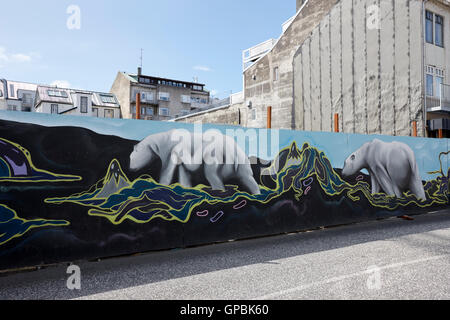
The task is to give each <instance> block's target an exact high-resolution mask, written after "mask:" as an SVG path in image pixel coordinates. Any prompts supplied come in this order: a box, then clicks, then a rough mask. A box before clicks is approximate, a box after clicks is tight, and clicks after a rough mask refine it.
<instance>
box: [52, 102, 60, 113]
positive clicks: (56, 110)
mask: <svg viewBox="0 0 450 320" xmlns="http://www.w3.org/2000/svg"><path fill="white" fill-rule="evenodd" d="M50 109H51V111H50V112H51V113H52V114H58V113H59V112H58V105H57V104H52V105H51V106H50Z"/></svg>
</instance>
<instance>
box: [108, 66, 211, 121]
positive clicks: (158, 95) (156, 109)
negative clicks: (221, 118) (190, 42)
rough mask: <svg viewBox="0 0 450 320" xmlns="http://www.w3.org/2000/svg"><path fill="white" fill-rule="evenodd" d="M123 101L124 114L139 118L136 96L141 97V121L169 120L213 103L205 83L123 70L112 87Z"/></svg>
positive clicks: (129, 117)
mask: <svg viewBox="0 0 450 320" xmlns="http://www.w3.org/2000/svg"><path fill="white" fill-rule="evenodd" d="M110 92H111V93H112V94H114V95H115V96H117V99H118V100H119V103H120V106H121V111H122V116H123V118H126V119H136V117H137V112H136V111H137V110H136V97H137V94H138V93H139V94H140V97H141V110H140V119H141V120H159V121H166V120H169V119H172V118H175V117H179V116H184V115H187V114H188V113H190V112H192V111H194V110H201V109H203V108H205V107H207V106H208V105H209V103H210V94H209V92H208V91H206V90H205V85H204V84H201V83H195V82H186V81H180V80H173V79H167V78H158V77H153V76H147V75H143V74H142V72H141V69H140V68H139V69H138V73H137V74H130V73H126V72H119V73H118V74H117V77H116V79H115V81H114V83H113V85H112V87H111V91H110Z"/></svg>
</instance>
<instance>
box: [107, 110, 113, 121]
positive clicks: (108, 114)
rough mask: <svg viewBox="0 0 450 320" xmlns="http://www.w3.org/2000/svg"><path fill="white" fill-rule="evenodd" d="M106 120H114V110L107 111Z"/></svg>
mask: <svg viewBox="0 0 450 320" xmlns="http://www.w3.org/2000/svg"><path fill="white" fill-rule="evenodd" d="M105 118H110V119H112V118H114V110H112V109H105Z"/></svg>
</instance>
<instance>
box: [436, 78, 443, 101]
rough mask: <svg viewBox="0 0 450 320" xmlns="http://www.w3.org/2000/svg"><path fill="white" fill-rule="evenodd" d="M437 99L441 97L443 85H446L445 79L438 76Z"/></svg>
mask: <svg viewBox="0 0 450 320" xmlns="http://www.w3.org/2000/svg"><path fill="white" fill-rule="evenodd" d="M435 79H436V97H439V98H440V97H441V90H442V84H443V83H444V78H442V77H438V76H436V78H435Z"/></svg>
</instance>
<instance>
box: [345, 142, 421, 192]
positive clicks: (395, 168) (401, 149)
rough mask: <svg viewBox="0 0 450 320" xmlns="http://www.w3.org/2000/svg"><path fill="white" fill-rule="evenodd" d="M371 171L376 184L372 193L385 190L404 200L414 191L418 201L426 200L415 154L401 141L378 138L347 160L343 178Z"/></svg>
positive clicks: (372, 180) (372, 179)
mask: <svg viewBox="0 0 450 320" xmlns="http://www.w3.org/2000/svg"><path fill="white" fill-rule="evenodd" d="M362 169H367V171H368V172H369V174H370V178H371V182H372V194H378V193H380V192H381V191H384V192H385V193H386V194H387V195H389V196H395V197H397V198H402V197H403V194H404V193H405V192H407V191H411V193H412V194H414V195H415V196H416V197H417V198H418V199H420V200H426V195H425V190H424V187H423V184H422V179H421V178H420V172H419V167H418V165H417V161H416V157H415V155H414V151H413V150H412V149H411V148H410V147H409V146H408V145H406V144H404V143H401V142H391V143H387V142H383V141H381V140H378V139H375V140H373V141H372V142H367V143H365V144H364V145H363V146H362V147H361V148H360V149H358V150H357V151H355V152H354V153H353V154H352V155H351V156H350V157H348V158H347V160H346V161H345V165H344V169H343V170H342V175H343V176H344V177H348V176H351V175H354V174H356V173H358V172H359V171H361V170H362Z"/></svg>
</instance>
